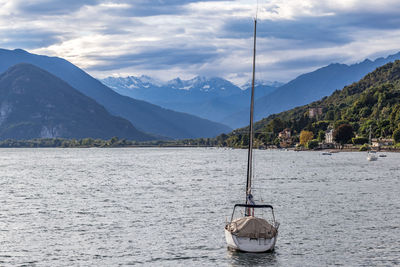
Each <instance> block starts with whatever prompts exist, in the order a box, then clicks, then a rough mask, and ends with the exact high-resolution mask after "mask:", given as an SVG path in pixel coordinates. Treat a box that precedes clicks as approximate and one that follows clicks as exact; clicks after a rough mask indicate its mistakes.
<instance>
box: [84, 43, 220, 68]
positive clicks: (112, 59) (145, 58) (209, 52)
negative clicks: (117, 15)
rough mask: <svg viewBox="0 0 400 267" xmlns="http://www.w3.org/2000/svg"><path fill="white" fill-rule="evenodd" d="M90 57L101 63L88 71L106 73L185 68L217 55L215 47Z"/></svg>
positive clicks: (205, 61) (214, 57) (166, 49)
mask: <svg viewBox="0 0 400 267" xmlns="http://www.w3.org/2000/svg"><path fill="white" fill-rule="evenodd" d="M92 57H93V58H95V59H96V60H100V61H101V62H103V63H100V64H97V65H96V66H94V67H91V68H90V70H95V71H107V70H113V69H120V68H126V67H131V66H140V67H141V68H145V69H153V70H157V69H165V68H166V67H168V66H181V67H185V66H193V65H196V64H203V63H208V62H211V61H213V60H215V59H216V58H218V53H217V52H216V48H215V47H197V48H195V47H193V48H160V49H157V50H148V51H144V52H142V53H132V54H124V55H121V56H98V55H93V56H92Z"/></svg>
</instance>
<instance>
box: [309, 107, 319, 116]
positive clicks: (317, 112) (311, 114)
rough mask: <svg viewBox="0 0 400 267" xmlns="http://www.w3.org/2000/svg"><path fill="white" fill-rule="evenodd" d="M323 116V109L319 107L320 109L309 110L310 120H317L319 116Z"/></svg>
mask: <svg viewBox="0 0 400 267" xmlns="http://www.w3.org/2000/svg"><path fill="white" fill-rule="evenodd" d="M321 115H322V108H321V107H318V108H309V109H308V117H310V118H316V117H318V116H321Z"/></svg>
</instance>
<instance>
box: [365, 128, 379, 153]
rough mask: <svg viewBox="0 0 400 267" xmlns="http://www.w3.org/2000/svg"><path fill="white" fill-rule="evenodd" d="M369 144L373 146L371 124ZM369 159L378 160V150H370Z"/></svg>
mask: <svg viewBox="0 0 400 267" xmlns="http://www.w3.org/2000/svg"><path fill="white" fill-rule="evenodd" d="M369 145H370V146H372V139H371V126H370V127H369ZM367 160H368V161H377V160H378V157H377V156H376V152H375V151H372V150H371V149H369V150H368V155H367Z"/></svg>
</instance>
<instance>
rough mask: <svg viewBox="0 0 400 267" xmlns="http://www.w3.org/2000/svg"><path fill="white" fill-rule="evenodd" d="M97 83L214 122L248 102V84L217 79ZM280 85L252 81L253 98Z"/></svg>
mask: <svg viewBox="0 0 400 267" xmlns="http://www.w3.org/2000/svg"><path fill="white" fill-rule="evenodd" d="M100 81H101V82H102V83H104V84H105V85H107V86H108V87H110V88H112V89H113V90H115V91H116V92H117V93H119V94H121V95H126V96H129V97H132V98H135V99H141V100H144V101H148V102H150V103H153V104H156V105H160V106H162V107H164V108H169V109H173V110H176V111H181V112H185V113H189V114H192V115H196V116H199V117H202V118H205V119H209V120H213V121H217V122H219V121H222V120H223V119H224V118H225V117H227V116H229V115H231V114H233V113H236V112H237V111H238V110H241V109H245V108H246V107H248V106H249V103H250V87H251V83H250V82H247V83H245V84H244V85H242V86H240V87H239V86H237V85H235V84H233V83H231V82H230V81H228V80H225V79H223V78H219V77H212V78H206V77H201V76H197V77H194V78H193V79H190V80H182V79H180V78H176V79H173V80H170V81H167V82H161V81H159V80H156V79H153V78H151V77H148V76H144V75H143V76H140V77H135V76H129V77H107V78H105V79H102V80H100ZM280 85H282V83H279V82H267V81H261V80H259V81H256V95H255V97H256V99H257V98H260V97H262V96H265V95H267V94H269V93H271V92H272V91H274V90H275V89H276V88H277V87H279V86H280ZM227 125H229V124H227ZM229 126H235V124H234V123H233V124H231V125H229Z"/></svg>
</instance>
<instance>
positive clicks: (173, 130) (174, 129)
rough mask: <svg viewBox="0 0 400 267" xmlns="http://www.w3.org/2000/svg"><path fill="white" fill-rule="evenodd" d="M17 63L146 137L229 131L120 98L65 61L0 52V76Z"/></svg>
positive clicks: (153, 106) (1, 50) (202, 134)
mask: <svg viewBox="0 0 400 267" xmlns="http://www.w3.org/2000/svg"><path fill="white" fill-rule="evenodd" d="M19 63H30V64H32V65H35V66H37V67H39V68H41V69H43V70H46V71H48V72H49V73H51V74H53V75H55V76H57V77H58V78H60V79H62V80H63V81H65V82H67V83H68V84H69V85H70V86H71V87H73V88H75V89H76V90H78V91H79V92H81V93H83V94H84V95H86V96H88V97H90V98H92V99H94V100H95V101H96V102H97V103H99V104H100V105H102V106H104V107H105V109H106V110H107V111H108V112H109V113H111V114H112V115H116V116H120V117H122V118H125V119H127V120H129V121H130V122H131V123H132V125H133V126H134V127H135V128H136V129H138V130H140V131H143V132H146V133H151V134H154V135H158V136H164V137H167V138H174V139H175V138H197V137H212V136H216V135H218V134H220V133H223V132H229V131H230V130H231V128H229V127H228V126H225V125H222V124H220V123H216V122H212V121H209V120H206V119H202V118H199V117H196V116H193V115H189V114H186V113H182V112H176V111H173V110H169V109H165V108H162V107H160V106H157V105H154V104H150V103H148V102H145V101H141V100H136V99H133V98H130V97H126V96H122V95H120V94H118V93H116V92H114V91H113V90H111V89H110V88H108V87H107V86H105V85H104V84H102V83H101V82H99V81H98V80H97V79H95V78H93V77H91V76H90V75H89V74H87V73H86V72H84V71H83V70H82V69H80V68H78V67H77V66H75V65H73V64H72V63H70V62H68V61H67V60H65V59H62V58H57V57H48V56H41V55H35V54H31V53H28V52H26V51H24V50H21V49H16V50H6V49H0V73H2V72H4V71H6V70H7V69H8V68H10V67H12V66H14V65H16V64H19Z"/></svg>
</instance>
